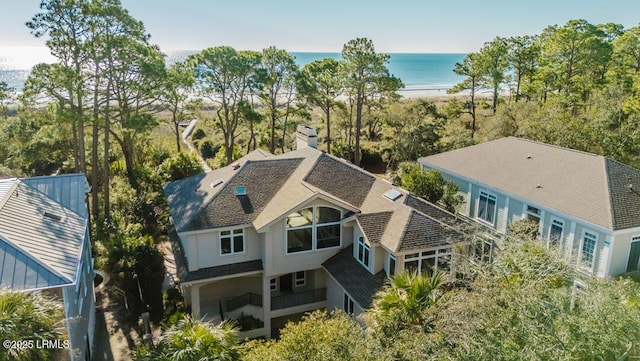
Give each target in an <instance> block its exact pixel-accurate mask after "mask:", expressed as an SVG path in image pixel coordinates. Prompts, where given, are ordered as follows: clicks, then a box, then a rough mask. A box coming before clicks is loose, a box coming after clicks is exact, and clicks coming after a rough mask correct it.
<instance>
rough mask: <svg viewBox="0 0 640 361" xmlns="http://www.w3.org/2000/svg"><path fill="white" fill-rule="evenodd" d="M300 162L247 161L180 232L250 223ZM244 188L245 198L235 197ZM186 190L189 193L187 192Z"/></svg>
mask: <svg viewBox="0 0 640 361" xmlns="http://www.w3.org/2000/svg"><path fill="white" fill-rule="evenodd" d="M301 161H302V159H300V158H293V159H268V160H262V161H257V162H256V161H248V162H246V163H245V164H244V165H243V166H242V168H241V169H240V170H238V171H237V173H236V174H235V175H234V176H233V178H231V179H230V180H229V182H227V183H226V184H224V185H223V188H222V189H220V191H219V192H218V193H217V194H216V195H215V196H213V198H212V199H211V200H210V201H209V202H208V203H206V204H205V205H204V206H203V207H202V208H201V209H200V210H199V211H198V213H197V214H195V215H194V218H193V219H191V221H190V222H189V223H188V224H187V225H186V226H185V227H184V228H183V229H178V231H179V232H185V231H190V230H200V229H210V228H219V227H228V226H235V225H240V224H248V223H251V222H252V221H253V220H254V219H255V218H256V217H257V216H258V215H259V214H260V212H262V210H263V209H264V207H265V206H266V205H267V204H268V203H269V201H270V200H271V198H273V196H274V195H275V194H276V193H277V192H278V190H280V188H281V187H282V186H283V185H284V184H285V182H286V181H287V179H288V178H289V177H290V175H291V173H293V171H295V169H296V168H297V167H298V165H299V164H300V162H301ZM237 187H244V190H245V192H246V195H237V194H236V188H237ZM187 191H188V190H187Z"/></svg>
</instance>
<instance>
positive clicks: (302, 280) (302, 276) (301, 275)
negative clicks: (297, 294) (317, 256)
mask: <svg viewBox="0 0 640 361" xmlns="http://www.w3.org/2000/svg"><path fill="white" fill-rule="evenodd" d="M295 282H296V286H304V285H305V284H306V283H307V277H306V273H305V271H298V272H296V280H295Z"/></svg>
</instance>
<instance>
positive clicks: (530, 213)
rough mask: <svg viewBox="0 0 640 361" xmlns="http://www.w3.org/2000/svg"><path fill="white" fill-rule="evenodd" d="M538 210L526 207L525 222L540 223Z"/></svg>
mask: <svg viewBox="0 0 640 361" xmlns="http://www.w3.org/2000/svg"><path fill="white" fill-rule="evenodd" d="M540 214H541V212H540V209H539V208H536V207H534V206H529V205H527V220H529V221H531V222H535V223H536V224H539V223H540Z"/></svg>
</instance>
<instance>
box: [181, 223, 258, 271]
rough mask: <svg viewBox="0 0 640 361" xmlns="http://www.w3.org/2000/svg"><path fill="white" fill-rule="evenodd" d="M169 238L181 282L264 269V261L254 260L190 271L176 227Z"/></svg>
mask: <svg viewBox="0 0 640 361" xmlns="http://www.w3.org/2000/svg"><path fill="white" fill-rule="evenodd" d="M169 240H170V241H171V248H172V250H173V255H174V259H175V262H176V272H177V276H178V278H179V279H180V282H193V281H198V280H206V279H210V278H217V277H223V276H230V275H234V274H241V273H247V272H253V271H262V261H261V260H254V261H247V262H239V263H233V264H228V265H222V266H216V267H207V268H201V269H198V270H195V271H191V272H189V267H188V261H187V258H186V257H185V255H184V249H183V248H182V243H181V242H180V238H179V237H178V235H177V233H176V231H175V229H170V230H169Z"/></svg>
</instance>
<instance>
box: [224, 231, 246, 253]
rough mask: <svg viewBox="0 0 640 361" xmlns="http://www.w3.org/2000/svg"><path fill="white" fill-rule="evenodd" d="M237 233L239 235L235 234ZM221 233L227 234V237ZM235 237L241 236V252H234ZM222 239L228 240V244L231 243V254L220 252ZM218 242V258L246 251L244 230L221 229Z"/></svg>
mask: <svg viewBox="0 0 640 361" xmlns="http://www.w3.org/2000/svg"><path fill="white" fill-rule="evenodd" d="M238 231H239V233H236V232H238ZM222 232H229V234H228V235H223V234H222ZM236 236H242V251H241V252H236V250H235V247H236V246H235V242H234V238H235V237H236ZM223 239H228V240H229V242H230V243H231V252H229V253H223V252H222V240H223ZM218 241H219V242H218V245H219V246H220V256H221V257H224V256H232V255H238V254H243V253H244V252H245V250H246V249H247V245H246V239H245V237H244V228H233V229H222V230H220V232H219V235H218Z"/></svg>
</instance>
